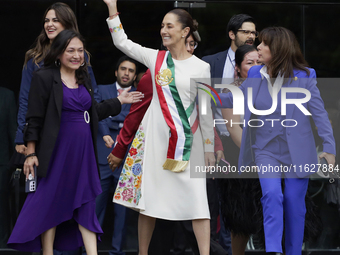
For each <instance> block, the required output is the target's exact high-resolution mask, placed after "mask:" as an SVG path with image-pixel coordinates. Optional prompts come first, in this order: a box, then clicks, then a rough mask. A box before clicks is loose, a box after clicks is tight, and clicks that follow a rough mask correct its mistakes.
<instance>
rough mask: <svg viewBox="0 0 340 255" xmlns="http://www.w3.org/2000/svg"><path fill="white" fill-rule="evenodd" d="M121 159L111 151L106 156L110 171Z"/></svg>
mask: <svg viewBox="0 0 340 255" xmlns="http://www.w3.org/2000/svg"><path fill="white" fill-rule="evenodd" d="M122 161H123V159H121V158H117V157H116V156H115V155H113V154H112V153H110V154H109V156H107V162H109V166H110V168H111V170H112V172H113V171H114V170H115V169H116V168H117V167H118V166H119V165H120V163H122Z"/></svg>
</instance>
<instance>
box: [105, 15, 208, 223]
mask: <svg viewBox="0 0 340 255" xmlns="http://www.w3.org/2000/svg"><path fill="white" fill-rule="evenodd" d="M107 22H108V25H109V29H110V32H111V35H112V38H113V41H114V44H115V45H116V47H117V48H118V49H120V50H121V51H122V52H124V53H125V54H126V55H128V56H130V57H132V58H134V59H136V60H137V61H139V62H141V63H142V64H144V65H146V66H147V67H148V68H149V69H150V71H151V75H152V77H155V65H156V60H157V55H158V50H153V49H149V48H145V47H142V46H140V45H139V44H136V43H133V42H132V41H130V40H128V39H127V36H126V34H125V32H124V30H123V27H122V25H121V22H120V20H119V17H117V18H114V19H112V20H107ZM173 62H174V71H175V72H174V73H175V75H174V76H175V80H176V89H177V91H178V94H179V96H180V98H181V101H182V104H183V106H184V109H188V108H189V107H190V105H192V103H193V101H195V98H196V96H197V95H200V94H203V93H206V92H204V91H203V89H199V87H200V85H199V84H198V83H197V82H196V80H198V79H201V78H208V79H209V78H210V66H209V64H207V63H205V62H204V61H202V60H200V59H198V58H197V57H196V56H192V57H190V58H188V59H185V60H175V59H173ZM156 86H160V85H158V84H156V83H155V79H153V98H152V101H151V103H150V106H149V108H148V110H147V112H146V113H145V116H144V118H143V120H142V123H141V124H140V127H139V129H138V131H137V133H136V135H135V138H134V140H133V143H132V146H131V148H130V150H129V153H128V156H127V159H126V161H125V163H124V166H123V170H122V174H121V176H120V181H119V183H118V185H117V189H116V192H115V195H114V198H113V201H114V202H116V203H120V204H122V205H124V206H127V207H130V208H133V209H135V210H138V211H140V213H142V214H144V215H148V216H151V217H156V218H162V219H168V220H191V219H207V218H210V214H209V207H208V201H207V192H206V180H205V173H204V172H203V173H202V172H201V174H200V173H199V172H196V171H197V169H198V168H197V167H201V168H200V169H201V170H202V167H204V166H205V161H204V152H213V151H214V145H213V142H212V141H214V131H213V119H212V112H211V109H210V103H209V105H208V106H209V107H207V108H208V109H207V113H206V114H205V115H200V116H198V118H199V123H200V124H199V126H198V128H197V129H196V130H195V132H194V134H193V137H192V146H191V154H190V160H189V164H188V165H187V167H186V169H185V171H183V172H179V173H174V172H172V171H169V170H164V168H163V164H164V162H165V161H166V159H167V152H168V147H169V138H170V132H169V131H170V129H169V126H168V124H167V122H166V120H165V118H164V116H163V113H162V109H161V106H160V100H159V98H158V94H157V90H156ZM204 89H205V90H207V88H206V87H204ZM200 98H203V97H200V96H198V99H199V100H200ZM199 104H200V102H199ZM191 116H194V117H193V118H191V117H190V124H192V123H193V122H194V121H195V119H196V116H197V111H196V107H194V109H193V114H192V115H191ZM195 170H196V171H195Z"/></svg>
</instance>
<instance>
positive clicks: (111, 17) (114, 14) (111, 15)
mask: <svg viewBox="0 0 340 255" xmlns="http://www.w3.org/2000/svg"><path fill="white" fill-rule="evenodd" d="M119 14H120V12H117V13H115V14H113V15H110V16H109V18H112V17H114V16H117V15H119Z"/></svg>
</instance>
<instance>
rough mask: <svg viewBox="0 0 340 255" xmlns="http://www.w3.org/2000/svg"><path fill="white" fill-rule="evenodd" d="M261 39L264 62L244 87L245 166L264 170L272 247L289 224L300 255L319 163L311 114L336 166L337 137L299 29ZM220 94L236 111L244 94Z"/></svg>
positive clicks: (291, 245)
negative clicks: (311, 183) (311, 180)
mask: <svg viewBox="0 0 340 255" xmlns="http://www.w3.org/2000/svg"><path fill="white" fill-rule="evenodd" d="M259 39H260V41H261V43H260V45H259V46H258V53H259V62H262V63H263V64H264V65H263V66H254V67H252V68H251V69H250V70H249V72H248V79H247V80H246V81H245V82H244V83H243V84H242V85H241V86H240V89H241V91H242V92H243V95H244V99H245V100H244V101H245V103H244V109H245V110H244V128H243V132H242V142H241V149H240V157H239V170H240V171H241V172H244V171H252V170H253V169H256V170H257V171H258V175H259V178H260V184H261V189H262V198H261V203H262V206H263V224H264V232H265V245H266V252H267V253H269V254H270V253H273V254H275V253H277V252H278V253H282V244H281V243H282V235H283V229H284V225H283V224H285V253H286V254H287V255H297V254H301V250H302V243H303V235H304V225H305V213H306V206H305V195H306V192H307V187H308V176H309V175H310V174H311V173H313V172H315V171H317V163H318V159H317V154H316V149H315V142H314V137H313V133H312V127H311V124H310V117H312V118H313V120H314V123H315V125H316V126H317V129H318V134H319V136H320V137H321V139H322V140H323V149H324V152H323V153H322V154H321V155H320V157H324V158H325V159H326V160H327V161H328V163H329V164H330V165H332V166H334V163H335V141H334V137H333V131H332V127H331V125H330V122H329V119H328V115H327V112H326V110H325V108H324V103H323V101H322V99H321V97H320V92H319V90H318V88H317V86H316V83H317V82H316V74H315V71H314V69H311V68H308V67H307V62H306V61H305V59H304V58H303V55H302V53H301V50H300V47H299V44H298V42H297V40H296V38H295V36H294V34H293V33H292V32H291V31H289V30H288V29H286V28H283V27H269V28H266V29H264V30H263V31H261V33H260V36H259ZM249 89H251V90H249ZM309 95H310V98H309ZM220 96H221V97H222V102H223V107H226V108H232V106H233V104H234V110H235V108H236V105H237V103H236V101H237V100H239V99H240V97H238V98H236V97H234V99H233V98H232V95H231V93H228V94H224V95H223V94H220ZM281 99H283V100H282V101H283V102H281ZM238 105H240V104H238ZM275 106H276V107H275ZM255 165H256V166H257V168H254V167H252V166H255ZM282 178H283V182H284V188H283V189H282V186H281V181H282Z"/></svg>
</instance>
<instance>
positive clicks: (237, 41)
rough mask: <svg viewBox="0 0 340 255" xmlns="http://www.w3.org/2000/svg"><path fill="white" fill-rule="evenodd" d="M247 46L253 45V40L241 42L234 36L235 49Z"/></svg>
mask: <svg viewBox="0 0 340 255" xmlns="http://www.w3.org/2000/svg"><path fill="white" fill-rule="evenodd" d="M245 44H249V45H254V40H253V39H248V40H246V41H241V40H240V38H238V36H237V35H236V37H235V45H236V47H237V48H238V47H240V46H242V45H245Z"/></svg>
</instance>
